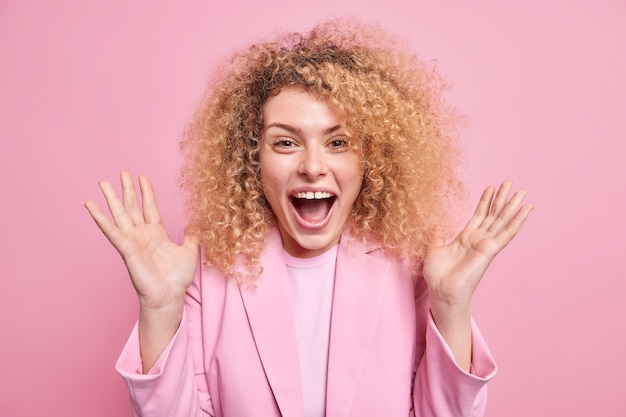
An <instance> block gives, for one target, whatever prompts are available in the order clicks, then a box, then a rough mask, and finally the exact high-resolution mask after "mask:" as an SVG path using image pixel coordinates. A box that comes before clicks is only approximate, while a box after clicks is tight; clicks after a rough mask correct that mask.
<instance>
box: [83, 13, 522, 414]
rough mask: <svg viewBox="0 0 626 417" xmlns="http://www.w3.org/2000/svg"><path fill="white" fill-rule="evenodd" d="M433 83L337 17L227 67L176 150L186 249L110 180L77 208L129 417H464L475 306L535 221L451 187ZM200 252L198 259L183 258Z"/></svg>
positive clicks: (450, 161)
mask: <svg viewBox="0 0 626 417" xmlns="http://www.w3.org/2000/svg"><path fill="white" fill-rule="evenodd" d="M440 91H441V82H440V81H439V80H438V78H437V76H436V74H435V73H434V72H433V71H432V70H430V69H429V68H428V67H427V66H426V65H424V64H423V63H421V62H419V61H418V60H417V59H415V57H413V56H412V55H411V54H409V53H406V52H405V51H404V50H403V49H402V48H401V47H400V46H399V45H398V43H397V42H396V41H395V40H394V39H393V38H392V37H390V36H387V35H384V33H382V32H381V31H380V29H378V28H375V27H370V26H365V25H361V24H358V23H354V22H350V21H345V20H340V21H333V22H329V23H326V24H323V25H320V26H318V27H316V28H314V29H313V30H312V31H311V32H309V33H308V34H304V35H302V34H287V35H283V36H282V37H280V38H279V39H277V40H275V41H271V42H264V43H259V44H255V45H253V46H251V47H250V48H248V49H246V50H244V51H241V52H238V53H236V54H235V55H234V56H233V58H232V60H231V61H229V62H228V63H226V64H225V65H224V66H223V67H222V68H221V69H220V70H219V71H218V72H217V74H216V76H215V78H214V79H213V81H212V83H211V86H210V88H209V92H208V94H207V97H206V99H205V101H204V102H203V104H202V105H201V106H200V108H199V111H198V113H197V115H196V117H195V120H194V123H193V124H192V125H191V127H190V129H189V131H188V132H187V135H186V137H185V139H184V140H183V142H182V148H183V151H184V152H185V155H186V162H185V165H184V167H183V172H182V184H183V186H184V187H185V188H186V190H187V191H188V193H189V198H188V209H189V212H190V220H189V224H188V227H187V229H186V234H185V237H184V240H183V242H182V244H181V245H177V244H175V243H173V242H172V241H170V239H169V238H168V236H167V233H166V232H165V229H164V228H163V226H162V224H161V218H160V215H159V211H158V209H157V205H156V199H155V196H154V191H153V189H152V186H151V184H150V182H149V180H148V179H147V178H146V177H139V186H140V188H141V198H142V203H143V204H142V208H140V207H139V203H138V197H137V196H136V191H135V187H134V185H133V179H132V177H131V176H130V175H129V174H128V173H126V172H122V174H121V183H122V189H123V191H122V196H123V198H122V199H120V198H119V197H118V196H117V195H116V193H115V192H114V190H113V188H112V186H111V185H110V184H109V183H108V182H106V181H102V182H101V183H100V186H101V189H102V191H103V193H104V195H105V198H106V201H107V204H108V206H109V209H110V211H111V214H112V216H113V221H111V220H109V218H108V217H107V216H106V215H105V214H104V212H103V211H101V210H100V209H99V208H98V207H97V205H96V204H95V203H93V202H90V201H88V202H86V203H85V206H86V208H87V209H88V211H89V213H90V214H91V216H92V217H93V218H94V220H95V221H96V223H97V224H98V226H99V227H100V229H101V230H102V231H103V233H104V234H105V235H106V236H107V238H108V239H109V240H110V241H111V243H112V244H113V245H114V246H115V247H116V249H117V250H118V251H119V252H120V254H121V255H122V257H123V259H124V261H125V263H126V266H127V268H128V271H129V274H130V277H131V280H132V282H133V285H134V286H135V289H136V291H137V294H138V297H139V305H140V313H139V319H138V323H137V326H136V327H135V329H134V330H133V333H132V335H131V337H130V339H129V341H128V343H127V345H126V347H125V348H124V351H123V352H122V355H121V356H120V359H119V361H118V364H117V369H118V371H119V372H120V374H121V375H122V377H123V378H124V380H125V382H126V383H127V385H128V388H129V393H130V396H131V403H132V409H133V413H134V414H135V415H142V416H191V415H194V416H195V415H210V416H248V415H263V416H280V415H282V416H306V417H310V416H329V417H330V416H367V415H371V416H407V415H417V416H475V415H482V413H483V410H484V407H485V400H486V392H485V388H486V386H485V384H486V382H487V381H488V380H489V379H490V378H491V377H492V376H493V374H494V373H495V369H496V368H495V364H494V362H493V359H492V358H491V355H490V354H489V351H488V349H487V347H486V345H485V343H484V341H483V339H482V338H481V336H480V333H479V332H478V329H477V328H476V326H475V325H474V323H473V322H472V320H471V317H470V301H471V296H472V294H473V292H474V290H475V289H476V287H477V285H478V283H479V282H480V279H481V277H482V276H483V274H484V272H485V270H486V268H487V267H488V265H489V264H490V262H491V261H492V260H493V258H494V257H495V255H496V254H497V253H498V252H499V251H500V250H501V249H502V248H504V247H505V246H506V245H507V244H508V242H509V241H510V240H511V239H512V238H513V237H514V236H515V234H516V233H517V232H518V231H519V230H520V228H521V227H522V224H523V223H524V221H525V219H526V218H527V216H528V214H529V212H530V210H531V208H532V207H531V206H530V205H522V200H523V198H524V195H525V193H524V192H522V191H518V192H516V193H514V194H511V182H509V181H507V182H504V183H503V184H502V185H501V186H500V188H499V189H498V191H497V192H496V191H495V189H494V188H493V187H488V188H487V189H486V190H485V192H484V193H483V195H482V197H481V198H480V201H479V203H478V207H477V209H476V212H475V214H474V215H473V217H472V218H471V219H470V221H469V222H468V223H467V225H466V226H465V228H464V229H463V230H462V231H461V232H460V233H459V234H458V236H456V238H454V239H449V242H448V243H446V238H447V237H448V236H449V235H450V230H451V228H452V223H453V222H452V220H453V214H454V210H453V207H454V205H455V202H456V201H457V200H458V199H459V198H460V197H461V195H462V187H461V185H460V181H459V180H458V178H457V176H456V173H455V160H456V148H455V147H454V143H453V141H452V139H451V138H450V136H449V134H448V131H449V128H450V123H451V121H452V120H453V118H452V117H451V112H450V111H449V110H447V109H446V107H445V105H444V104H443V103H442V102H441V99H440ZM198 254H199V255H198Z"/></svg>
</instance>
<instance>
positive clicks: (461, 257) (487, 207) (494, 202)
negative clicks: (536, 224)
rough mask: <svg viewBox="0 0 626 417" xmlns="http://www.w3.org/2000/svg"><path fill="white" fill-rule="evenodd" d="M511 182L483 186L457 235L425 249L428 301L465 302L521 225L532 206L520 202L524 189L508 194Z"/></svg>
mask: <svg viewBox="0 0 626 417" xmlns="http://www.w3.org/2000/svg"><path fill="white" fill-rule="evenodd" d="M512 185H513V184H512V182H511V181H505V182H504V183H503V184H502V185H501V186H500V188H499V189H498V192H497V193H495V187H493V186H490V187H487V188H486V189H485V191H484V192H483V194H482V196H481V197H480V201H479V203H478V206H477V207H476V211H475V212H474V215H473V216H472V218H471V219H470V220H469V222H468V223H467V225H466V226H465V227H464V228H463V230H462V231H461V232H460V233H459V234H458V236H456V238H455V239H454V240H453V241H452V242H450V243H449V244H447V245H446V244H445V242H443V241H440V242H438V244H435V245H433V246H431V247H430V248H429V249H428V251H427V254H426V257H425V259H424V269H423V273H424V278H425V279H426V282H427V283H428V288H429V293H430V297H431V301H436V302H441V303H443V304H445V305H450V306H453V305H456V304H466V303H469V301H470V299H471V297H472V294H473V293H474V290H475V289H476V287H477V286H478V284H479V282H480V280H481V278H482V277H483V274H484V273H485V271H486V270H487V267H488V266H489V264H490V263H491V261H492V260H493V259H494V258H495V256H496V255H497V254H498V252H500V251H501V250H502V249H503V248H504V247H505V246H506V245H507V244H508V243H509V242H510V241H511V240H512V239H513V238H514V237H515V235H516V234H517V232H519V230H520V229H521V228H522V225H523V224H524V221H525V220H526V218H527V217H528V214H529V213H530V211H531V210H532V206H531V205H530V204H525V205H522V200H523V199H524V197H525V196H526V192H524V191H521V190H520V191H517V192H516V193H514V194H513V195H512V196H510V193H511V187H512ZM494 194H495V197H494ZM509 197H510V198H509Z"/></svg>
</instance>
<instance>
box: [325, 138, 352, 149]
mask: <svg viewBox="0 0 626 417" xmlns="http://www.w3.org/2000/svg"><path fill="white" fill-rule="evenodd" d="M328 146H329V147H330V148H332V149H334V150H338V151H339V150H344V149H347V148H348V141H347V140H346V138H343V137H339V138H333V139H331V141H330V142H329V143H328Z"/></svg>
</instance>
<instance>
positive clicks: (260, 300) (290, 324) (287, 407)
mask: <svg viewBox="0 0 626 417" xmlns="http://www.w3.org/2000/svg"><path fill="white" fill-rule="evenodd" d="M259 260H260V261H261V264H262V265H263V272H262V274H261V275H260V276H258V277H257V278H256V280H255V283H256V287H252V286H249V285H245V284H244V285H241V286H240V292H241V298H242V300H243V303H244V306H245V309H246V314H247V316H248V322H249V323H250V328H251V329H252V334H253V335H254V341H255V344H256V347H257V350H258V352H259V357H260V359H261V362H262V364H263V369H264V370H265V374H266V376H267V380H268V382H269V384H270V387H271V388H272V392H273V394H274V398H275V399H276V403H277V404H278V408H279V409H280V412H281V414H282V416H283V417H292V416H293V417H303V412H304V411H303V400H302V383H301V377H300V362H299V357H298V342H297V339H296V327H295V321H294V315H293V307H292V301H291V294H290V292H289V291H290V290H289V285H288V281H287V269H286V267H285V263H284V258H283V247H282V244H281V239H280V235H279V234H278V231H277V230H272V231H271V232H270V233H269V234H268V237H267V246H266V249H264V251H263V253H262V254H261V256H260V259H259ZM251 389H254V387H252V388H251ZM241 400H242V401H245V399H244V398H242V399H241ZM260 412H261V413H262V410H260Z"/></svg>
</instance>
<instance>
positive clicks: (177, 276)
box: [84, 171, 198, 371]
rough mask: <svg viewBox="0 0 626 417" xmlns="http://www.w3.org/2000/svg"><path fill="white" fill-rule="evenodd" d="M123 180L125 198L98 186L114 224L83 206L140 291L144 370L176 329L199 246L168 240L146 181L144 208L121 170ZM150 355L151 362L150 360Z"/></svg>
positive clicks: (104, 184) (107, 185)
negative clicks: (112, 247) (120, 257)
mask: <svg viewBox="0 0 626 417" xmlns="http://www.w3.org/2000/svg"><path fill="white" fill-rule="evenodd" d="M120 180H121V183H122V200H120V198H119V197H118V195H117V194H116V193H115V191H114V189H113V187H112V186H111V184H110V183H109V182H108V181H101V182H100V183H99V185H100V188H101V190H102V193H103V194H104V197H105V199H106V202H107V205H108V207H109V211H110V212H111V215H112V217H113V220H111V219H109V217H108V216H107V215H106V214H105V213H104V212H103V211H102V210H101V209H100V208H99V207H98V205H97V204H96V203H95V202H93V201H85V202H84V205H85V208H87V210H88V211H89V214H90V215H91V217H92V218H93V219H94V220H95V222H96V224H97V225H98V227H99V228H100V230H101V231H102V233H104V235H105V236H106V237H107V239H109V241H110V242H111V244H112V245H113V246H114V247H115V249H117V251H118V252H119V253H120V255H121V256H122V258H123V260H124V263H125V264H126V268H127V269H128V272H129V274H130V278H131V280H132V283H133V286H134V287H135V290H136V291H137V295H138V297H139V305H140V317H139V332H140V343H141V345H142V346H141V350H142V357H143V360H144V371H145V370H146V365H148V364H149V363H150V362H153V360H154V361H156V358H157V357H158V355H159V354H160V353H161V350H162V348H164V347H165V345H166V344H167V342H169V340H170V339H171V337H172V336H173V334H174V333H175V332H176V329H177V328H178V324H179V323H180V319H181V317H182V313H183V305H184V296H185V291H186V289H187V287H188V286H189V285H190V284H191V282H192V280H193V276H194V272H195V268H196V266H197V261H198V242H197V239H196V238H195V237H194V236H189V235H185V238H184V240H183V244H182V245H177V244H175V243H174V242H172V241H171V240H170V238H169V237H168V235H167V231H166V230H165V227H164V226H163V223H162V221H161V215H160V213H159V209H158V207H157V203H156V198H155V195H154V190H153V188H152V184H151V183H150V180H149V179H148V178H147V177H145V176H140V177H139V187H140V189H141V197H142V198H141V199H142V207H140V206H139V201H138V198H137V193H136V191H135V185H134V182H133V178H132V177H131V175H130V174H129V173H128V172H125V171H122V172H121V173H120ZM146 356H148V357H149V358H150V359H149V360H146V359H148V358H146ZM149 367H151V364H150V365H149ZM149 367H148V369H149Z"/></svg>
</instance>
